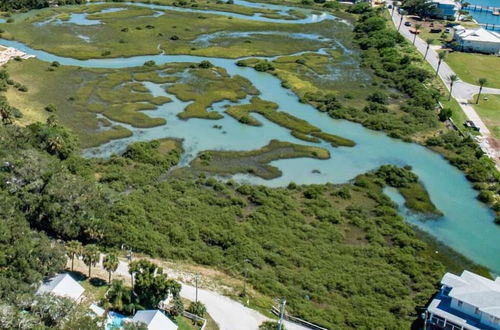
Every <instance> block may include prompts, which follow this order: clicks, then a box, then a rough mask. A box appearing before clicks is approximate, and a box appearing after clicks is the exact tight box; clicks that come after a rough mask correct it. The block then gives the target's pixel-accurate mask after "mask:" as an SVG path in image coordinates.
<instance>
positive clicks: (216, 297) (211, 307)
mask: <svg viewBox="0 0 500 330" xmlns="http://www.w3.org/2000/svg"><path fill="white" fill-rule="evenodd" d="M98 267H100V265H98ZM165 271H166V272H167V273H169V271H168V269H166V270H165ZM115 274H116V275H122V276H128V277H130V274H129V273H128V262H127V261H124V260H120V263H119V265H118V268H117V270H116V272H115ZM181 284H182V289H181V297H183V298H186V299H189V300H191V301H194V300H195V299H196V288H195V287H194V286H192V285H189V284H186V283H181ZM198 300H199V301H201V302H202V303H204V304H205V306H206V307H207V312H208V314H210V316H211V317H212V318H213V319H214V321H215V322H216V323H217V325H218V326H219V328H220V330H235V329H238V330H256V329H258V328H259V325H260V324H261V323H262V322H264V321H266V320H269V318H268V317H266V316H264V315H262V314H261V313H259V312H257V311H256V310H253V309H251V308H248V307H245V306H243V305H242V304H241V303H240V302H238V301H235V300H232V299H230V298H228V297H226V296H223V295H221V294H219V293H217V292H214V291H209V290H205V289H200V288H198ZM285 326H286V328H287V329H288V330H307V329H308V328H306V327H303V326H300V325H298V324H295V323H291V322H288V321H285Z"/></svg>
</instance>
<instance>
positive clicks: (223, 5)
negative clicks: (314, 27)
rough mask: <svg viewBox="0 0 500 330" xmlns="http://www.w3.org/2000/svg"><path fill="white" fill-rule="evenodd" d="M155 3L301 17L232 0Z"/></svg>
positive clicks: (269, 15) (289, 17)
mask: <svg viewBox="0 0 500 330" xmlns="http://www.w3.org/2000/svg"><path fill="white" fill-rule="evenodd" d="M131 2H145V1H143V0H132V1H131ZM155 3H157V4H160V5H166V6H175V7H183V8H193V9H199V10H217V11H225V12H231V13H235V14H241V15H249V16H251V15H254V14H257V13H260V14H263V15H264V16H265V17H273V18H285V19H290V20H292V19H295V18H297V17H300V15H299V14H300V13H296V12H291V13H289V14H290V15H289V16H284V17H282V16H281V15H279V14H278V13H276V11H275V10H272V9H263V8H251V7H247V6H242V5H238V4H234V3H231V1H214V0H194V1H192V0H189V1H186V0H184V1H183V0H181V1H178V0H156V1H155Z"/></svg>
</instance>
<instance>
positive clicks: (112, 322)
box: [105, 312, 127, 330]
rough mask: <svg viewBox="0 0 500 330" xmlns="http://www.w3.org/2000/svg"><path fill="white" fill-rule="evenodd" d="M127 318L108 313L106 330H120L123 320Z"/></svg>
mask: <svg viewBox="0 0 500 330" xmlns="http://www.w3.org/2000/svg"><path fill="white" fill-rule="evenodd" d="M126 319H127V317H126V316H125V315H122V314H119V313H116V312H109V314H108V322H107V323H106V328H105V329H106V330H116V329H121V328H122V326H123V322H124V320H126Z"/></svg>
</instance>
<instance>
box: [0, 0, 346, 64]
mask: <svg viewBox="0 0 500 330" xmlns="http://www.w3.org/2000/svg"><path fill="white" fill-rule="evenodd" d="M110 7H124V8H127V10H123V11H118V12H111V13H99V11H100V10H102V9H105V8H110ZM78 12H80V13H86V14H88V16H87V18H88V19H96V20H97V19H98V20H100V21H101V22H102V23H103V24H101V25H74V24H54V23H47V24H45V25H44V26H43V29H41V28H40V27H39V26H37V25H36V24H34V23H40V22H45V21H48V20H50V19H51V18H55V17H61V15H69V14H71V13H78ZM154 13H155V11H154V10H151V9H148V8H142V7H135V6H128V5H123V4H122V5H120V4H100V5H82V6H79V7H78V8H67V7H60V8H50V9H43V10H41V11H40V12H39V13H38V14H37V15H35V16H32V17H27V18H25V19H24V18H23V19H19V20H16V21H15V22H13V23H9V24H1V27H2V29H3V30H4V32H3V33H2V37H3V38H7V39H14V40H19V41H22V42H23V43H26V44H27V45H29V46H31V47H33V48H36V49H44V50H47V51H50V52H51V53H54V54H57V55H62V56H68V57H73V58H78V59H89V58H101V57H119V56H126V57H128V56H134V55H149V54H159V53H160V52H162V51H164V52H165V53H167V54H190V55H200V56H217V57H226V58H238V57H242V56H249V55H256V56H257V55H258V56H273V55H280V54H287V53H295V52H299V51H304V50H316V49H319V48H321V47H324V46H326V45H327V43H326V42H324V41H321V40H318V41H316V40H310V39H306V38H292V37H289V36H286V35H283V34H282V32H300V33H314V34H319V35H322V36H325V37H330V36H331V34H332V31H334V32H333V33H335V34H337V33H338V34H341V33H342V31H346V32H347V31H348V29H349V27H348V26H346V25H345V24H342V23H339V22H335V21H323V22H319V23H314V24H308V25H306V26H305V25H298V24H281V23H269V22H260V21H252V20H243V19H237V18H232V19H230V18H229V17H226V16H221V15H213V14H208V13H199V12H192V13H191V12H177V11H168V10H166V11H164V14H163V15H161V16H157V17H155V16H154ZM172 22H175V23H172ZM219 31H225V32H226V33H230V32H261V31H275V32H276V35H271V36H266V35H258V36H257V37H255V36H252V35H250V36H249V37H248V38H234V37H231V36H224V35H221V36H219V37H217V38H216V40H215V41H216V43H209V44H208V46H204V45H199V44H198V43H197V42H196V40H197V38H198V37H199V36H202V35H207V34H208V35H209V34H213V33H216V32H219ZM81 36H89V38H90V39H86V40H84V39H82V38H81Z"/></svg>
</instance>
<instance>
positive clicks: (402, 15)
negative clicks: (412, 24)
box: [398, 10, 406, 31]
mask: <svg viewBox="0 0 500 330" xmlns="http://www.w3.org/2000/svg"><path fill="white" fill-rule="evenodd" d="M399 14H400V15H401V17H400V19H399V26H398V31H399V29H401V24H403V19H404V15H405V14H406V13H405V11H404V10H401V12H400V13H399Z"/></svg>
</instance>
